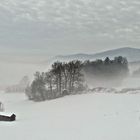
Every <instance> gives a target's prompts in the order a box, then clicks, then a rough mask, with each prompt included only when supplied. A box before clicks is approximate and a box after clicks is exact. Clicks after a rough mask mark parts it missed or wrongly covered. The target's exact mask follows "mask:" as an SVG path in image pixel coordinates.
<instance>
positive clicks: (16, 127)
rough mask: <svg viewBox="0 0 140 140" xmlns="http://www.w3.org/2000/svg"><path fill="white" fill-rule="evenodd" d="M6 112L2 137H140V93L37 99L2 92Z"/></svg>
mask: <svg viewBox="0 0 140 140" xmlns="http://www.w3.org/2000/svg"><path fill="white" fill-rule="evenodd" d="M0 100H1V101H2V102H3V103H4V105H5V111H6V113H8V112H9V113H16V115H17V121H16V122H12V123H8V122H0V139H1V140H9V139H10V140H140V133H139V130H140V94H83V95H74V96H66V97H64V98H61V99H56V100H52V101H46V102H41V103H34V102H31V101H28V100H27V99H26V97H25V96H24V94H2V93H1V94H0Z"/></svg>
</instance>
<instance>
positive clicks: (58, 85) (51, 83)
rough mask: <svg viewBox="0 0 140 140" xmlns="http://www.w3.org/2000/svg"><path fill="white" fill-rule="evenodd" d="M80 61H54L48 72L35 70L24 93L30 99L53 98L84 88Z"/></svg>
mask: <svg viewBox="0 0 140 140" xmlns="http://www.w3.org/2000/svg"><path fill="white" fill-rule="evenodd" d="M82 65H83V64H82V62H81V61H71V62H68V63H61V62H55V63H54V64H53V65H52V68H51V70H49V71H48V72H46V73H45V72H42V73H40V72H36V74H35V79H34V81H33V82H32V84H31V86H30V87H28V88H27V89H26V94H27V95H28V97H29V99H31V100H37V101H40V100H46V99H54V98H58V97H61V96H64V95H67V94H74V93H75V92H78V91H82V90H83V89H84V78H83V75H82V73H81V70H82Z"/></svg>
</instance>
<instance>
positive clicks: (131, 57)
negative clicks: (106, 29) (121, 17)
mask: <svg viewBox="0 0 140 140" xmlns="http://www.w3.org/2000/svg"><path fill="white" fill-rule="evenodd" d="M107 56H108V57H110V58H114V57H115V56H124V57H127V59H128V61H129V62H136V61H140V49H138V48H129V47H125V48H119V49H113V50H109V51H104V52H101V53H96V54H73V55H59V56H56V57H55V58H54V61H56V60H59V61H69V60H74V59H79V60H88V59H89V60H95V59H104V58H105V57H107Z"/></svg>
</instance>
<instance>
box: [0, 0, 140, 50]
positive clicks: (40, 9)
mask: <svg viewBox="0 0 140 140" xmlns="http://www.w3.org/2000/svg"><path fill="white" fill-rule="evenodd" d="M139 13H140V2H139V0H133V1H132V0H98V1H96V0H76V1H75V0H58V1H56V0H24V1H22V0H3V1H1V2H0V19H1V20H0V37H1V38H0V45H1V46H3V45H4V46H7V45H8V44H9V45H8V46H10V45H11V46H16V47H18V46H22V47H24V46H25V45H26V46H28V47H32V48H33V47H34V46H36V44H38V47H40V46H42V44H43V43H46V42H51V43H46V44H51V46H53V42H54V46H56V45H55V42H57V41H58V40H61V41H62V40H63V43H61V45H62V47H61V48H64V46H63V44H64V45H66V44H67V42H66V41H67V40H72V39H73V38H74V39H75V38H78V40H80V39H83V38H84V39H85V40H89V42H93V38H95V39H96V41H95V43H96V46H98V45H100V46H102V45H105V43H104V42H109V40H110V39H111V41H110V45H111V43H112V42H113V39H114V42H117V40H119V42H124V41H125V42H124V43H126V44H129V42H131V41H133V40H137V42H140V40H139V38H138V35H139V34H140V26H139V23H140V14H139ZM46 40H47V41H46ZM120 40H121V41H120ZM61 41H58V42H61ZM36 42H38V43H36ZM76 42H77V41H76ZM87 42H88V41H87ZM101 42H102V43H101ZM93 43H94V42H93ZM101 44H102V45H101ZM113 44H114V43H113ZM67 45H68V44H67ZM76 45H77V47H79V49H80V46H81V44H80V41H79V43H77V44H75V46H76ZM88 45H89V44H88ZM120 45H121V44H120ZM26 46H25V47H26ZM58 46H59V44H58ZM91 46H92V44H91Z"/></svg>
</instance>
